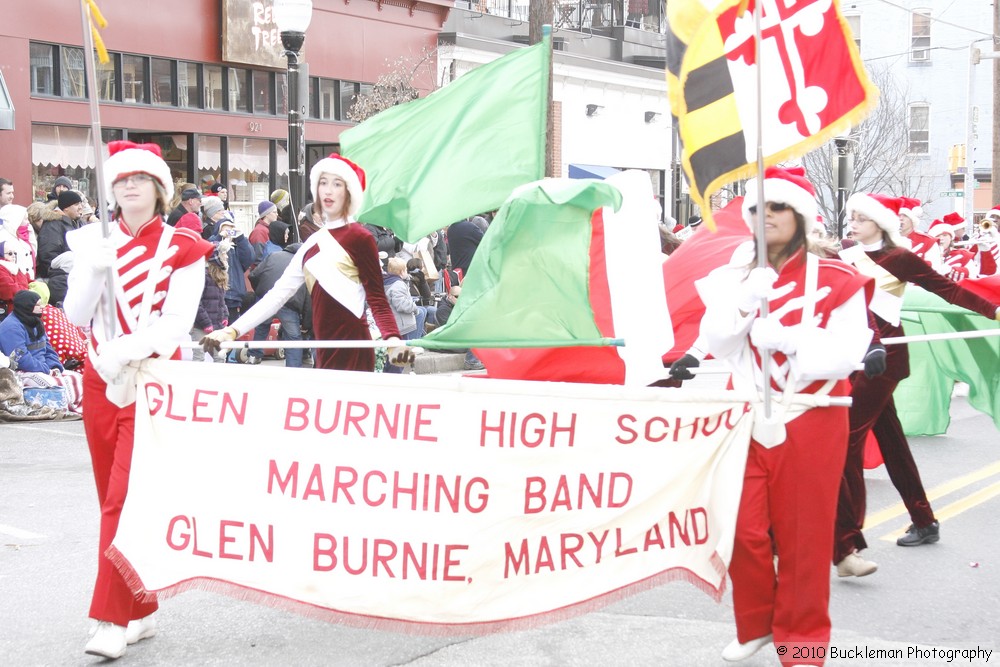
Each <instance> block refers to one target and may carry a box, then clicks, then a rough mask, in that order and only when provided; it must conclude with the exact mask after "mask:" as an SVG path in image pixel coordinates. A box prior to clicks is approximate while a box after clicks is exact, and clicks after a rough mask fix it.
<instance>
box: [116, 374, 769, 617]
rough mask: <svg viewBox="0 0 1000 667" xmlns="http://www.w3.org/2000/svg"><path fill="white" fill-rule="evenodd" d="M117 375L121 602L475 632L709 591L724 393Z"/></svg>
mask: <svg viewBox="0 0 1000 667" xmlns="http://www.w3.org/2000/svg"><path fill="white" fill-rule="evenodd" d="M137 377H138V392H137V395H138V400H137V405H136V425H135V448H134V452H133V456H132V467H131V477H130V482H129V489H128V498H127V500H126V503H125V506H124V509H123V511H122V516H121V522H120V524H119V528H118V533H117V535H116V537H115V539H114V543H113V545H112V547H111V550H110V555H111V556H112V558H113V560H115V562H116V563H117V564H118V566H119V568H121V569H122V571H123V573H125V575H126V579H127V580H128V581H129V583H130V585H132V587H133V588H134V589H135V590H136V591H137V593H138V594H140V595H141V594H143V593H145V594H151V593H157V594H160V595H163V594H167V595H169V594H173V593H176V592H179V591H181V590H185V589H187V588H191V587H200V588H206V589H209V590H220V591H224V592H230V593H235V594H237V595H239V596H240V597H244V598H250V599H258V600H259V601H262V602H266V603H270V604H279V605H285V604H288V605H289V606H291V607H293V608H296V609H297V610H299V611H301V612H303V613H307V614H311V615H317V616H320V617H329V618H331V619H332V620H340V621H346V622H359V623H363V624H365V625H367V626H371V625H378V626H381V627H386V626H388V627H398V628H399V629H404V630H417V631H430V632H435V631H442V630H448V629H449V628H457V629H460V630H461V631H463V632H487V631H494V630H500V629H505V628H516V627H527V626H531V625H536V624H538V623H540V622H543V621H548V620H558V619H559V618H563V617H565V616H567V615H570V614H572V613H582V612H585V611H588V610H590V609H593V608H596V607H598V606H600V605H603V604H607V603H610V602H613V601H615V600H617V599H619V598H620V597H622V596H624V595H627V594H630V593H634V592H638V591H640V590H644V589H648V588H650V587H652V586H656V585H659V584H662V583H664V582H666V581H669V580H673V579H685V580H688V581H690V582H692V583H694V584H695V585H696V586H698V587H699V588H701V589H702V590H704V591H705V592H707V593H708V594H710V595H712V596H713V597H715V598H716V599H719V598H720V597H721V596H722V593H723V591H724V590H725V573H726V568H727V566H728V563H729V560H730V556H731V553H732V545H733V532H734V529H735V523H736V514H737V508H738V505H739V497H740V490H741V488H742V481H743V469H744V465H745V461H746V453H747V448H748V445H749V440H750V431H751V426H752V416H753V413H752V412H751V411H749V410H750V408H749V407H748V404H747V403H745V402H744V401H743V400H740V397H738V396H737V395H735V394H732V393H730V392H711V393H710V394H709V393H705V394H699V393H697V392H692V391H690V390H680V389H657V388H625V387H620V386H608V385H582V384H563V383H545V382H518V381H505V380H489V379H482V378H465V377H455V376H444V377H442V376H432V377H425V376H417V375H402V376H401V375H380V374H374V373H350V372H339V371H324V370H314V369H289V368H269V367H260V366H257V367H246V366H237V365H219V364H199V363H192V362H176V361H174V362H169V361H155V360H154V361H147V362H144V363H143V365H142V370H141V371H140V372H139V373H138V376H137ZM299 603H301V604H299Z"/></svg>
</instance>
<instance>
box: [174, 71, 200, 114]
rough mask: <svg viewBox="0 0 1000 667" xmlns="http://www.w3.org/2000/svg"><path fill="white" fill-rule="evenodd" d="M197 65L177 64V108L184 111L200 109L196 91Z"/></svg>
mask: <svg viewBox="0 0 1000 667" xmlns="http://www.w3.org/2000/svg"><path fill="white" fill-rule="evenodd" d="M200 90H201V86H199V85H198V63H185V62H181V63H177V106H179V107H183V108H185V109H198V108H201V97H200V95H199V94H198V91H200Z"/></svg>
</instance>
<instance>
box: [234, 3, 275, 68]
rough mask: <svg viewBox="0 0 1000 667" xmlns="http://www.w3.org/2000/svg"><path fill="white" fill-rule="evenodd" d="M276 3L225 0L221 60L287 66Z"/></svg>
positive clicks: (264, 65)
mask: <svg viewBox="0 0 1000 667" xmlns="http://www.w3.org/2000/svg"><path fill="white" fill-rule="evenodd" d="M273 7H274V0H253V2H247V1H246V0H222V59H223V60H224V61H226V62H230V63H243V64H246V65H257V66H259V67H281V68H284V67H285V66H286V64H287V63H286V62H285V57H284V56H283V55H282V54H283V53H284V49H283V48H282V46H281V36H280V35H279V34H278V24H277V23H275V22H274V13H273Z"/></svg>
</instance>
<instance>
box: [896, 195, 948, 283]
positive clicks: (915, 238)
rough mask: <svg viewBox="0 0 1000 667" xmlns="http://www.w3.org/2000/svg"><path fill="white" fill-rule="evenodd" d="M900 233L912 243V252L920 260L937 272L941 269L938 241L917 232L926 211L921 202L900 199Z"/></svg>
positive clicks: (907, 198)
mask: <svg viewBox="0 0 1000 667" xmlns="http://www.w3.org/2000/svg"><path fill="white" fill-rule="evenodd" d="M900 200H901V201H902V203H901V204H900V206H899V233H900V235H901V236H903V238H905V239H906V240H907V241H909V242H910V250H911V251H912V252H913V254H915V255H916V256H917V257H919V258H920V259H922V260H924V261H925V262H927V263H928V264H930V265H931V268H933V269H934V270H935V271H938V270H939V269H940V267H941V262H942V258H941V247H940V246H939V245H938V242H937V239H936V238H934V237H933V236H929V235H927V234H924V233H923V232H920V231H918V230H917V225H918V224H920V218H922V217H923V214H924V209H923V208H922V207H921V206H920V200H919V199H914V198H913V197H900Z"/></svg>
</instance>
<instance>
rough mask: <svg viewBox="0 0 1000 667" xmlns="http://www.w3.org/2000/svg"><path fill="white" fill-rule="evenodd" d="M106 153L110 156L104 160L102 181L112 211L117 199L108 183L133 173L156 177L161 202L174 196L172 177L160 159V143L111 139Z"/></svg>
mask: <svg viewBox="0 0 1000 667" xmlns="http://www.w3.org/2000/svg"><path fill="white" fill-rule="evenodd" d="M108 153H109V154H110V156H109V157H108V159H107V161H106V162H105V163H104V184H105V186H106V188H107V189H106V192H107V199H108V204H109V205H110V206H111V208H112V210H113V209H115V208H117V206H118V202H117V201H116V200H115V192H114V188H112V187H111V186H112V185H113V184H114V183H115V182H116V181H120V180H121V179H123V178H125V177H126V176H131V175H132V174H149V175H150V176H152V177H153V178H155V179H156V180H157V182H159V184H160V187H161V188H162V189H163V194H164V205H166V203H167V202H169V201H170V200H171V199H172V198H173V196H174V180H173V178H171V176H170V167H169V166H167V163H166V162H164V161H163V156H162V154H161V153H160V147H159V146H157V145H156V144H137V143H135V142H132V141H112V142H111V143H109V144H108Z"/></svg>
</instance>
